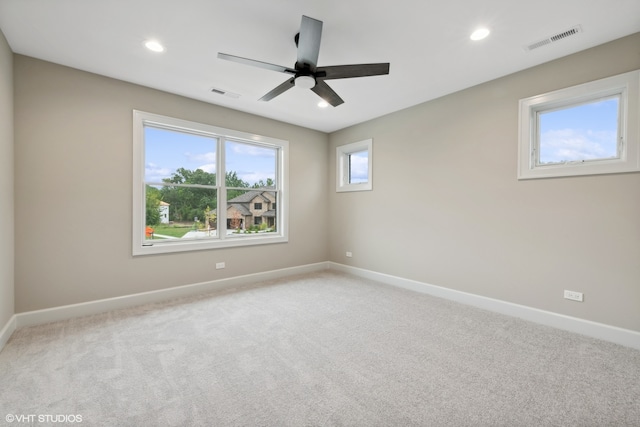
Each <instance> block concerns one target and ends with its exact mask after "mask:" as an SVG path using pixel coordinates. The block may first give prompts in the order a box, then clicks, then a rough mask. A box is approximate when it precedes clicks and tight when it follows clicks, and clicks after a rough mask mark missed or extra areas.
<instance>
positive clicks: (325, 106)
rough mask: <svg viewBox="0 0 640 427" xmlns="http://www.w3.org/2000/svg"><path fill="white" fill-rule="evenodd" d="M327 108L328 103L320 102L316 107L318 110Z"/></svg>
mask: <svg viewBox="0 0 640 427" xmlns="http://www.w3.org/2000/svg"><path fill="white" fill-rule="evenodd" d="M328 106H329V103H328V102H327V101H324V100H323V101H320V102H318V107H320V108H327V107H328Z"/></svg>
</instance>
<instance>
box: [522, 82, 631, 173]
mask: <svg viewBox="0 0 640 427" xmlns="http://www.w3.org/2000/svg"><path fill="white" fill-rule="evenodd" d="M639 102H640V71H632V72H629V73H625V74H620V75H617V76H613V77H608V78H605V79H601V80H597V81H593V82H589V83H585V84H581V85H578V86H573V87H569V88H565V89H560V90H557V91H554V92H549V93H544V94H541V95H536V96H533V97H530V98H526V99H521V100H520V138H519V150H518V156H519V159H518V179H531V178H551V177H560V176H573V175H594V174H609V173H624V172H637V171H640V125H639V123H640V106H639Z"/></svg>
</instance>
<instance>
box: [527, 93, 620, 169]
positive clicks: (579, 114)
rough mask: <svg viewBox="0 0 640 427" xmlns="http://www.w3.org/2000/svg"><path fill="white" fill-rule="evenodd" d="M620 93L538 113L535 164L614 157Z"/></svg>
mask: <svg viewBox="0 0 640 427" xmlns="http://www.w3.org/2000/svg"><path fill="white" fill-rule="evenodd" d="M619 105H620V97H619V96H615V97H610V98H606V99H602V100H595V101H592V102H588V103H585V104H579V105H572V106H568V107H565V108H562V109H558V110H550V111H542V112H540V113H538V121H539V126H540V136H539V144H540V149H539V150H538V153H539V157H538V159H536V160H537V163H538V164H539V165H544V164H553V163H565V162H587V161H593V160H603V159H615V158H619V157H620V150H619V144H618V140H619V136H618V129H619Z"/></svg>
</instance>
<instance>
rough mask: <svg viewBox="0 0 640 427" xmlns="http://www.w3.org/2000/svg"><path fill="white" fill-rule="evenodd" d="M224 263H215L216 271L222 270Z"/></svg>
mask: <svg viewBox="0 0 640 427" xmlns="http://www.w3.org/2000/svg"><path fill="white" fill-rule="evenodd" d="M224 267H225V265H224V261H223V262H216V270H220V269H221V268H224Z"/></svg>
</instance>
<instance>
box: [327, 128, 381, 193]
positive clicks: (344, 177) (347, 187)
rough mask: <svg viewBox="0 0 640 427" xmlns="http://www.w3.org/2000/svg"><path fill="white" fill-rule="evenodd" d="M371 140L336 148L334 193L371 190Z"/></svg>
mask: <svg viewBox="0 0 640 427" xmlns="http://www.w3.org/2000/svg"><path fill="white" fill-rule="evenodd" d="M372 148H373V140H371V139H367V140H365V141H360V142H354V143H352V144H347V145H341V146H339V147H337V148H336V191H338V192H342V191H367V190H371V189H372V188H373V187H372V182H371V177H372V164H373V162H372V160H373V159H372Z"/></svg>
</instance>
